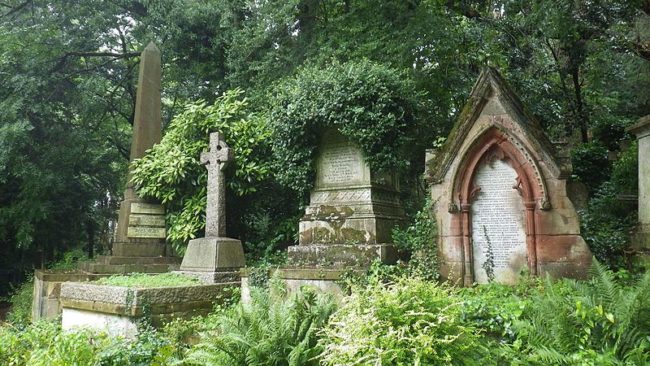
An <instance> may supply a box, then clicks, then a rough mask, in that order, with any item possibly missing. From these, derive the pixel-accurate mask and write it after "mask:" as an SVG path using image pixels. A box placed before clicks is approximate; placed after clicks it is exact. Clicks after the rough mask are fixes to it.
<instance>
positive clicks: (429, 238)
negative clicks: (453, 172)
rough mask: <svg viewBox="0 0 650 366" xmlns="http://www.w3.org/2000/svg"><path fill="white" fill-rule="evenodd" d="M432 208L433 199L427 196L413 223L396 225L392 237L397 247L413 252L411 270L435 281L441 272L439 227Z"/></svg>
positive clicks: (410, 263)
mask: <svg viewBox="0 0 650 366" xmlns="http://www.w3.org/2000/svg"><path fill="white" fill-rule="evenodd" d="M427 197H428V196H427ZM431 210H432V203H431V199H430V198H427V200H426V201H425V204H424V207H423V208H422V210H420V211H418V213H417V214H416V215H415V219H414V221H413V223H412V224H411V225H409V226H408V227H407V228H406V229H401V228H399V227H395V228H394V229H393V231H392V237H393V242H394V243H395V247H397V249H399V250H401V251H405V252H407V253H410V254H411V259H410V260H409V269H410V271H411V272H412V273H413V274H416V275H418V276H421V277H422V278H424V279H428V280H431V281H435V280H437V279H438V278H439V277H440V273H439V267H438V266H439V264H438V253H437V251H438V248H437V245H436V242H435V241H436V236H437V227H436V224H435V222H434V219H433V215H432V211H431Z"/></svg>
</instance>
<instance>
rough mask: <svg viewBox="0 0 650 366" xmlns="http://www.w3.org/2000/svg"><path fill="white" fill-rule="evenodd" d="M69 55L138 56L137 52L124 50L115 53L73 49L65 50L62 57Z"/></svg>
mask: <svg viewBox="0 0 650 366" xmlns="http://www.w3.org/2000/svg"><path fill="white" fill-rule="evenodd" d="M70 56H79V57H114V58H131V57H137V56H140V53H139V52H125V53H115V52H83V51H73V52H67V53H66V54H65V55H63V57H64V58H66V57H70Z"/></svg>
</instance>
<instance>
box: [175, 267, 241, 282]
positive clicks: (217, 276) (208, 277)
mask: <svg viewBox="0 0 650 366" xmlns="http://www.w3.org/2000/svg"><path fill="white" fill-rule="evenodd" d="M174 273H180V274H182V275H185V276H189V277H194V278H197V279H198V280H199V281H201V283H205V284H213V283H230V284H233V283H235V284H238V283H239V280H240V274H239V270H232V271H219V272H199V271H174Z"/></svg>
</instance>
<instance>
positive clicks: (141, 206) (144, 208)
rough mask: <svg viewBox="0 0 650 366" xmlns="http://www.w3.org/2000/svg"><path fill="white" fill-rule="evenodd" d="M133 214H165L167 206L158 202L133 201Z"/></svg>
mask: <svg viewBox="0 0 650 366" xmlns="http://www.w3.org/2000/svg"><path fill="white" fill-rule="evenodd" d="M131 213H132V214H148V215H163V216H164V215H165V208H164V207H162V205H159V204H156V203H143V202H133V203H131Z"/></svg>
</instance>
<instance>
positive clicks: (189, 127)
mask: <svg viewBox="0 0 650 366" xmlns="http://www.w3.org/2000/svg"><path fill="white" fill-rule="evenodd" d="M241 94H242V91H240V90H233V91H229V92H226V93H225V94H224V95H223V96H221V97H220V98H218V99H217V101H216V102H215V103H214V104H212V105H208V104H207V103H206V102H204V101H198V102H196V103H188V104H186V105H185V107H184V109H183V112H182V113H181V114H179V115H178V116H176V117H175V118H174V119H173V120H172V122H171V123H170V125H169V127H168V128H167V130H166V133H165V136H163V138H162V140H161V142H160V143H159V144H157V145H155V146H154V147H153V148H152V149H151V150H149V152H148V153H147V155H146V156H144V157H143V158H141V159H138V160H136V161H134V162H133V182H134V183H135V184H136V185H137V187H138V192H139V193H140V194H141V195H142V196H145V197H152V198H155V199H157V200H159V201H161V202H162V203H164V204H166V208H167V224H168V227H169V230H168V240H169V241H170V242H171V243H172V244H173V245H174V247H175V248H176V249H177V250H179V251H181V252H182V251H183V248H184V245H185V243H186V242H187V241H188V240H189V239H192V238H194V237H195V236H196V235H197V233H199V232H200V231H201V230H202V229H203V228H204V227H205V207H206V200H207V198H206V197H207V190H206V189H207V188H206V187H207V170H206V169H205V167H204V166H203V165H202V164H201V163H200V155H201V152H203V151H205V150H207V149H208V144H209V140H210V137H209V135H210V133H211V132H216V131H221V132H222V133H223V135H224V138H225V140H226V142H227V143H228V145H229V146H230V148H231V149H232V150H233V152H234V155H235V157H236V159H235V161H234V162H233V164H232V168H231V169H230V170H229V172H228V174H229V175H230V176H229V178H228V179H227V184H228V188H229V189H230V192H234V193H235V194H236V195H238V196H245V195H248V194H251V193H253V192H255V191H256V190H257V188H258V187H259V186H260V182H261V181H264V180H265V179H267V178H268V177H269V175H270V167H269V159H270V158H269V156H270V146H269V145H268V140H269V138H270V135H271V131H270V129H269V128H268V126H267V124H266V122H265V120H264V119H263V118H260V117H258V116H256V115H253V114H250V113H249V112H248V102H247V100H246V99H242V98H241ZM230 212H233V211H232V210H231V211H230ZM240 214H241V213H240Z"/></svg>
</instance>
